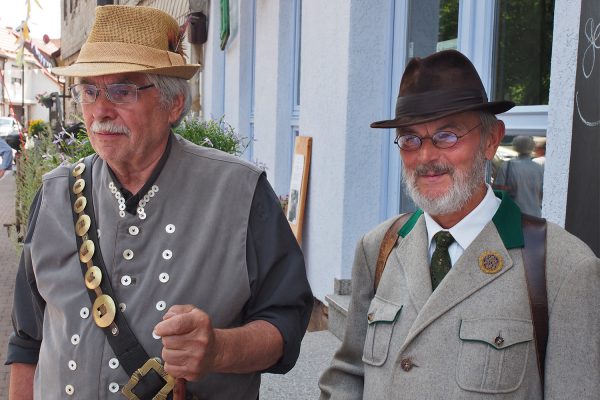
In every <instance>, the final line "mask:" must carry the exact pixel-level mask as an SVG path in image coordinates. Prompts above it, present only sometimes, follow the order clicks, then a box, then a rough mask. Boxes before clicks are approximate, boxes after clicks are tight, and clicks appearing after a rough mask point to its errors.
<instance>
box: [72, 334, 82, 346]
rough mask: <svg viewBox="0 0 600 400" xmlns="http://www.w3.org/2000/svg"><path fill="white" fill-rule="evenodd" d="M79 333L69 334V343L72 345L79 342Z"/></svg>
mask: <svg viewBox="0 0 600 400" xmlns="http://www.w3.org/2000/svg"><path fill="white" fill-rule="evenodd" d="M79 339H80V338H79V335H77V334H75V335H73V336H71V343H73V345H77V344H79Z"/></svg>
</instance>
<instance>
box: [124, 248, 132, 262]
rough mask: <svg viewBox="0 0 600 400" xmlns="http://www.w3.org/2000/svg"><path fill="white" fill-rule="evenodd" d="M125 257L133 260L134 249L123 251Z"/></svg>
mask: <svg viewBox="0 0 600 400" xmlns="http://www.w3.org/2000/svg"><path fill="white" fill-rule="evenodd" d="M123 258H124V259H126V260H131V259H132V258H133V250H131V249H127V250H125V251H124V252H123Z"/></svg>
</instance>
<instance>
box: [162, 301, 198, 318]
mask: <svg viewBox="0 0 600 400" xmlns="http://www.w3.org/2000/svg"><path fill="white" fill-rule="evenodd" d="M196 308H197V307H195V306H193V305H191V304H175V305H172V306H171V307H169V309H168V310H167V312H166V314H165V316H167V315H170V316H173V315H177V314H185V313H188V312H190V311H192V310H194V309H196ZM163 319H164V317H163Z"/></svg>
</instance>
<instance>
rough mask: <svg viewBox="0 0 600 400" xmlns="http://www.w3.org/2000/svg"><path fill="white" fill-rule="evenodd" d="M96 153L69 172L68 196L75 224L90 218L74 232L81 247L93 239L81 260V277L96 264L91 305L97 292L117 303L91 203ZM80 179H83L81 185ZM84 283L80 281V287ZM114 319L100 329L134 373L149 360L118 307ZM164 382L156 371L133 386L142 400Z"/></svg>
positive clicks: (119, 358) (85, 276)
mask: <svg viewBox="0 0 600 400" xmlns="http://www.w3.org/2000/svg"><path fill="white" fill-rule="evenodd" d="M96 158H97V155H96V154H93V155H90V156H88V157H86V158H85V159H83V160H81V161H80V162H79V163H77V164H76V165H75V166H74V167H73V168H72V173H71V174H69V182H70V185H69V186H70V190H69V193H70V197H71V211H72V213H73V222H74V223H75V226H76V227H77V225H78V224H79V222H80V217H81V216H82V215H86V216H87V217H89V229H88V230H87V231H86V232H85V234H83V235H80V234H79V233H77V232H76V234H75V238H76V240H77V247H78V248H80V249H81V248H82V247H81V246H82V244H83V241H84V239H85V241H87V242H90V241H91V242H93V243H94V246H93V249H94V250H93V251H92V257H91V259H90V260H89V261H87V262H83V260H81V259H80V263H81V270H82V273H83V276H84V280H86V279H87V275H86V273H87V272H88V269H89V268H90V267H91V266H92V265H93V266H95V267H97V268H98V269H99V270H100V272H101V275H100V277H101V278H100V282H99V285H98V286H97V287H96V288H95V289H91V288H90V287H88V294H89V297H90V300H91V302H92V304H94V305H95V304H96V302H95V301H96V299H97V298H98V296H99V295H105V296H108V297H109V298H111V299H112V302H113V303H114V305H116V304H118V301H117V299H116V298H115V295H114V292H113V289H112V286H111V283H110V278H109V274H108V271H107V269H106V266H105V264H104V260H103V258H102V253H101V251H100V241H99V240H98V235H97V225H96V217H95V212H94V202H93V195H92V167H93V164H94V161H95V159H96ZM80 182H84V183H83V185H81V183H80ZM76 185H80V186H82V187H83V188H82V190H78V191H77V193H75V191H74V190H73V189H72V188H75V186H76ZM80 197H84V198H85V199H86V201H85V202H83V203H80V204H82V206H81V208H80V207H78V206H77V205H76V202H77V200H78V198H80ZM83 285H84V282H83V281H82V286H83ZM98 311H99V310H96V309H95V307H94V306H92V313H95V312H98ZM114 315H115V316H114V320H113V322H112V323H110V325H109V326H106V327H102V328H101V329H102V331H103V332H104V334H105V335H106V338H107V340H108V344H109V345H110V347H112V349H113V351H114V352H115V355H116V357H117V359H118V360H119V363H120V365H121V367H123V369H124V370H125V371H126V372H127V374H128V375H129V376H131V375H133V374H134V372H135V371H136V370H137V369H138V368H140V367H142V365H144V363H145V362H146V361H147V360H148V359H149V356H148V353H146V350H144V348H143V347H142V345H141V344H140V342H139V341H138V340H137V338H136V337H135V334H134V333H133V331H132V330H131V328H130V327H129V324H128V323H127V320H126V319H125V316H124V315H123V313H122V312H121V310H120V309H119V307H118V306H116V307H114ZM164 385H165V382H164V379H163V378H162V377H161V376H159V375H158V374H155V373H151V374H147V375H145V376H144V379H143V380H140V382H139V383H138V385H137V386H136V393H138V394H139V398H141V399H149V398H152V397H153V395H154V394H155V393H157V392H158V391H159V390H160V389H161V388H162V387H163V386H164Z"/></svg>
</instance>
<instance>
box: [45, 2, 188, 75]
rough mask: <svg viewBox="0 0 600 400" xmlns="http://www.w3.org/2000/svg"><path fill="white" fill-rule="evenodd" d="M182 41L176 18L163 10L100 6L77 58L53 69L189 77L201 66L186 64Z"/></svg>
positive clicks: (60, 72) (64, 72)
mask: <svg viewBox="0 0 600 400" xmlns="http://www.w3.org/2000/svg"><path fill="white" fill-rule="evenodd" d="M180 41H181V39H180V35H179V25H178V24H177V21H175V19H173V17H171V16H170V15H169V14H167V13H165V12H163V11H160V10H157V9H155V8H151V7H136V6H115V5H108V6H99V7H96V20H95V21H94V25H93V26H92V31H91V32H90V35H89V37H88V39H87V41H86V42H85V44H84V45H83V46H82V47H81V51H80V52H79V56H78V57H77V61H75V63H74V64H72V65H69V66H67V67H58V68H53V70H52V72H54V73H55V74H57V75H64V76H78V77H85V76H98V75H108V74H119V73H127V72H143V73H151V74H157V75H167V76H174V77H179V78H184V79H190V78H191V77H192V76H194V74H195V73H196V72H197V71H198V69H199V68H200V65H198V64H186V63H185V58H184V56H183V51H182V50H181V46H182V43H180Z"/></svg>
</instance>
